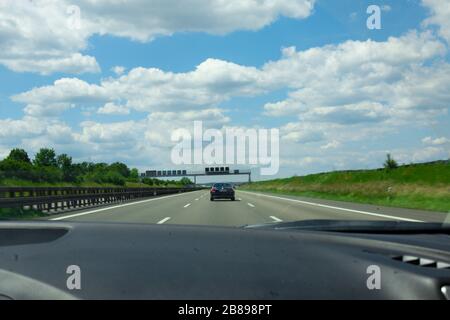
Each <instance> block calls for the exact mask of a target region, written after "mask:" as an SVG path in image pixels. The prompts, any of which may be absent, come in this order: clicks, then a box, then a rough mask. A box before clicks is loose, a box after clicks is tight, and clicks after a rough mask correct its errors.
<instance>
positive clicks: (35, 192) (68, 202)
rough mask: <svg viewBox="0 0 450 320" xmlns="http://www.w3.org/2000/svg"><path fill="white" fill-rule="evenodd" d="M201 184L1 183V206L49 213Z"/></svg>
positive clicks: (188, 189) (173, 192)
mask: <svg viewBox="0 0 450 320" xmlns="http://www.w3.org/2000/svg"><path fill="white" fill-rule="evenodd" d="M200 189H201V188H95V187H88V188H82V187H48V188H47V187H0V208H22V209H36V210H40V211H43V212H47V213H53V212H55V213H56V212H62V211H67V210H73V209H81V208H85V207H86V208H87V207H92V206H99V205H107V204H112V203H118V202H124V201H130V200H133V199H138V198H148V197H154V196H158V195H164V194H175V193H181V192H189V191H196V190H200Z"/></svg>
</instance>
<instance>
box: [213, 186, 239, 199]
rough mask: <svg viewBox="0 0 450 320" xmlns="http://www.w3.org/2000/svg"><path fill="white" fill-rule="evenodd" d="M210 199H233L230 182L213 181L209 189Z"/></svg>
mask: <svg viewBox="0 0 450 320" xmlns="http://www.w3.org/2000/svg"><path fill="white" fill-rule="evenodd" d="M210 195H211V198H210V200H211V201H214V200H215V199H231V201H234V200H235V197H234V188H233V186H232V185H231V184H230V183H215V184H213V186H212V188H211V191H210Z"/></svg>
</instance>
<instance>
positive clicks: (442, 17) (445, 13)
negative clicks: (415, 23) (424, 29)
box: [422, 0, 450, 44]
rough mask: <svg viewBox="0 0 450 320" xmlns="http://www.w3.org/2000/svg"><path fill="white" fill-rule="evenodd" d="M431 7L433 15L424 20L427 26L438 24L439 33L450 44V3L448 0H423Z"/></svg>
mask: <svg viewBox="0 0 450 320" xmlns="http://www.w3.org/2000/svg"><path fill="white" fill-rule="evenodd" d="M422 4H423V5H424V6H426V7H428V8H429V10H430V12H431V16H430V17H429V18H428V19H426V20H425V21H424V25H425V26H429V25H436V26H438V28H439V34H440V35H441V36H442V37H443V38H444V39H446V40H447V42H448V43H449V44H450V4H449V3H448V1H447V0H422Z"/></svg>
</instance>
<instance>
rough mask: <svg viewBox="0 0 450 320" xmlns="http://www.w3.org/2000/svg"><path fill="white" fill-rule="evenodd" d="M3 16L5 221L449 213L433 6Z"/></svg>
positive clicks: (195, 4)
mask: <svg viewBox="0 0 450 320" xmlns="http://www.w3.org/2000/svg"><path fill="white" fill-rule="evenodd" d="M0 21H2V23H1V24H0V49H1V50H0V83H1V86H0V219H1V220H9V221H21V220H29V221H37V220H47V221H68V222H87V223H94V222H114V223H119V224H120V223H123V224H125V223H136V224H152V225H201V226H226V227H232V228H235V227H242V226H248V225H260V224H266V223H280V222H294V221H304V220H312V221H317V220H327V221H328V220H344V221H368V222H371V221H402V222H419V223H421V222H433V223H440V224H442V223H444V222H446V221H448V213H449V212H450V160H449V159H450V126H449V123H450V115H449V112H448V111H449V106H450V55H449V44H450V23H449V21H450V15H449V10H448V3H447V2H446V1H426V0H423V1H383V2H382V3H379V4H377V3H374V4H369V3H366V1H339V2H336V1H314V0H289V1H288V0H286V1H285V0H279V1H265V0H264V1H242V0H239V1H228V2H227V3H225V2H224V1H215V0H214V1H211V0H208V1H206V0H205V1H203V0H202V1H185V3H184V4H183V5H180V4H179V2H178V1H163V2H161V1H138V0H129V1H107V0H103V1H88V0H83V1H73V2H72V1H69V0H63V1H51V0H32V1H31V0H30V1H9V0H4V1H1V2H0ZM378 226H380V227H381V226H389V224H378Z"/></svg>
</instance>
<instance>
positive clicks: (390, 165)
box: [384, 153, 398, 170]
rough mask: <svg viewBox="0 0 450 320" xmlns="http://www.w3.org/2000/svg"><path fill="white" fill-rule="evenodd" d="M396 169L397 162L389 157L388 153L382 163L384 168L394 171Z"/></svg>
mask: <svg viewBox="0 0 450 320" xmlns="http://www.w3.org/2000/svg"><path fill="white" fill-rule="evenodd" d="M397 167H398V163H397V161H395V160H394V158H392V157H391V154H390V153H388V154H387V156H386V161H384V168H385V169H388V170H390V169H395V168H397Z"/></svg>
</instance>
